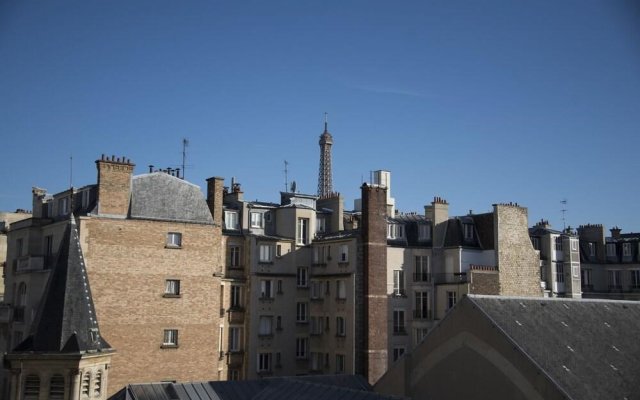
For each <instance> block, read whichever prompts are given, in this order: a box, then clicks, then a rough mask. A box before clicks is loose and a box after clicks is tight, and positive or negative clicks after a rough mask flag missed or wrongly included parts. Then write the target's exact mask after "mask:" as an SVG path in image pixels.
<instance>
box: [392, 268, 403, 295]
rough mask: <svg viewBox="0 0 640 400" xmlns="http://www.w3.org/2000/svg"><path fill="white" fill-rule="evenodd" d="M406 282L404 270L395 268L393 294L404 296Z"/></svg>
mask: <svg viewBox="0 0 640 400" xmlns="http://www.w3.org/2000/svg"><path fill="white" fill-rule="evenodd" d="M405 290H406V286H405V282H404V271H403V270H401V269H394V270H393V295H394V296H404V295H405Z"/></svg>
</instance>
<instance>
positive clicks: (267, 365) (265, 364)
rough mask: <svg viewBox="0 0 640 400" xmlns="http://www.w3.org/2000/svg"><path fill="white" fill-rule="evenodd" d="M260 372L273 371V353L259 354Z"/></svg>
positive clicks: (258, 368) (258, 369)
mask: <svg viewBox="0 0 640 400" xmlns="http://www.w3.org/2000/svg"><path fill="white" fill-rule="evenodd" d="M257 371H258V372H270V371H271V353H258V365H257Z"/></svg>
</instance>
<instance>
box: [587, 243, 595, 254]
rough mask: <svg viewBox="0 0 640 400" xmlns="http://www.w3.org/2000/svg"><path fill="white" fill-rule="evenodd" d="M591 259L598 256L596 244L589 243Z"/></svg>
mask: <svg viewBox="0 0 640 400" xmlns="http://www.w3.org/2000/svg"><path fill="white" fill-rule="evenodd" d="M588 245H589V257H595V256H596V244H595V243H594V242H589V243H588Z"/></svg>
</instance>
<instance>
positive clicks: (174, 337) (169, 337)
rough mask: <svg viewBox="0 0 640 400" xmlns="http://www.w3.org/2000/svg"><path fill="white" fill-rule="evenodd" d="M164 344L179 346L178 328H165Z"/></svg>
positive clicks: (166, 345) (165, 345)
mask: <svg viewBox="0 0 640 400" xmlns="http://www.w3.org/2000/svg"><path fill="white" fill-rule="evenodd" d="M162 345H163V346H164V347H178V330H177V329H165V330H164V339H163V341H162Z"/></svg>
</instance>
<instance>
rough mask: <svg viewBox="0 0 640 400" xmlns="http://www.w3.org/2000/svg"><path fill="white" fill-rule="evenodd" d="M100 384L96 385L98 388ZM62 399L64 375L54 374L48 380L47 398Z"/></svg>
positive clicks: (51, 399)
mask: <svg viewBox="0 0 640 400" xmlns="http://www.w3.org/2000/svg"><path fill="white" fill-rule="evenodd" d="M99 387H100V386H98V388H99ZM63 399H64V376H62V375H54V376H52V377H51V380H50V381H49V400H63Z"/></svg>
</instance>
